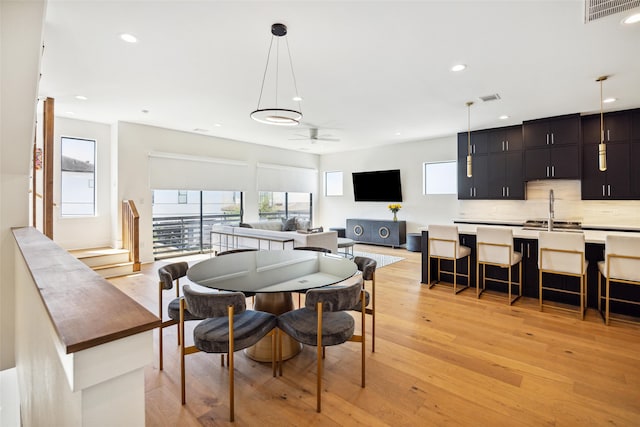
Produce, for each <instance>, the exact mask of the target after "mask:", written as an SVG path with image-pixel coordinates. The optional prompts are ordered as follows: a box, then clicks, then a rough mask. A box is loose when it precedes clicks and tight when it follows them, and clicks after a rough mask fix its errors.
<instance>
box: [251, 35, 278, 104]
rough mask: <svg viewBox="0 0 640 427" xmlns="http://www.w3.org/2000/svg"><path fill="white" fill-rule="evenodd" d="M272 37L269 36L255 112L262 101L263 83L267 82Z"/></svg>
mask: <svg viewBox="0 0 640 427" xmlns="http://www.w3.org/2000/svg"><path fill="white" fill-rule="evenodd" d="M274 37H275V36H271V42H270V43H269V52H268V53H267V64H266V65H265V66H264V73H263V74H262V85H261V86H260V96H259V97H258V105H257V107H256V110H259V109H260V102H261V101H262V92H263V91H264V82H265V81H266V80H267V70H268V69H269V59H270V58H271V47H272V46H273V38H274ZM276 62H277V61H276Z"/></svg>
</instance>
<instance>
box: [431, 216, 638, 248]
mask: <svg viewBox="0 0 640 427" xmlns="http://www.w3.org/2000/svg"><path fill="white" fill-rule="evenodd" d="M464 221H465V222H466V221H469V220H464ZM481 222H482V223H481V224H467V223H463V224H460V223H458V224H454V225H457V226H458V233H460V234H473V235H475V234H476V229H477V228H478V227H505V228H510V229H512V230H513V237H514V238H519V239H535V240H537V239H538V234H539V233H540V231H545V230H529V229H527V230H525V229H524V228H523V227H522V226H521V225H519V226H511V225H493V224H489V223H488V221H481ZM501 224H505V222H502V223H501ZM612 228H614V227H612ZM421 230H424V231H427V230H428V227H423V228H422V229H421ZM554 231H557V232H558V233H584V239H585V242H587V243H599V244H604V242H605V238H606V237H607V235H617V236H630V237H640V231H608V230H570V231H558V230H554Z"/></svg>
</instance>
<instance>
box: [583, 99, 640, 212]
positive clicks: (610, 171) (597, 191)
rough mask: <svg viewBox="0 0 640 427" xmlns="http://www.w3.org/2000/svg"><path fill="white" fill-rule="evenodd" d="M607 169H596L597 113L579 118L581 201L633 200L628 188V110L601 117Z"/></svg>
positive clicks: (598, 128) (598, 125)
mask: <svg viewBox="0 0 640 427" xmlns="http://www.w3.org/2000/svg"><path fill="white" fill-rule="evenodd" d="M602 122H603V128H602V129H603V132H602V133H603V134H604V142H605V143H606V146H607V170H605V171H601V170H600V169H599V168H598V144H599V143H600V139H601V131H600V114H593V115H589V116H583V117H582V142H583V147H582V199H583V200H606V199H618V200H624V199H633V198H634V194H633V192H632V185H631V181H632V180H631V164H632V163H631V157H632V154H633V152H632V150H631V122H632V112H631V111H617V112H615V113H607V114H605V115H603V120H602Z"/></svg>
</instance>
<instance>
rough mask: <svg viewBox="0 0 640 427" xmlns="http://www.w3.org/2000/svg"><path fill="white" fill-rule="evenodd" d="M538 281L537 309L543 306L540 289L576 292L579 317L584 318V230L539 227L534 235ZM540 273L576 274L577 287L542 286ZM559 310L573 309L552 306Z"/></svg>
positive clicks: (586, 264)
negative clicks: (538, 303)
mask: <svg viewBox="0 0 640 427" xmlns="http://www.w3.org/2000/svg"><path fill="white" fill-rule="evenodd" d="M538 245H539V250H538V270H539V273H538V283H539V286H540V311H542V308H543V306H544V304H543V295H542V292H543V291H544V290H551V291H554V292H561V293H565V294H572V295H579V297H580V311H579V313H578V314H579V315H580V318H581V319H584V312H585V309H586V300H587V266H588V262H587V260H586V259H585V257H584V234H583V233H573V232H553V231H541V232H540V234H539V236H538ZM543 273H552V274H561V275H565V276H573V277H579V278H580V291H570V290H566V289H558V288H553V287H549V286H544V285H543V283H542V275H543ZM553 308H556V309H559V310H566V311H573V310H570V309H565V308H563V307H553Z"/></svg>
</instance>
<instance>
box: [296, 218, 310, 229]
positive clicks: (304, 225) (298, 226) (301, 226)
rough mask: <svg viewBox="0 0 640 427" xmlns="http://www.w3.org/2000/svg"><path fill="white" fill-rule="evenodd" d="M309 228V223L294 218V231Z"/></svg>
mask: <svg viewBox="0 0 640 427" xmlns="http://www.w3.org/2000/svg"><path fill="white" fill-rule="evenodd" d="M309 227H311V221H309V220H306V219H304V218H296V230H307V229H308V228H309Z"/></svg>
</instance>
